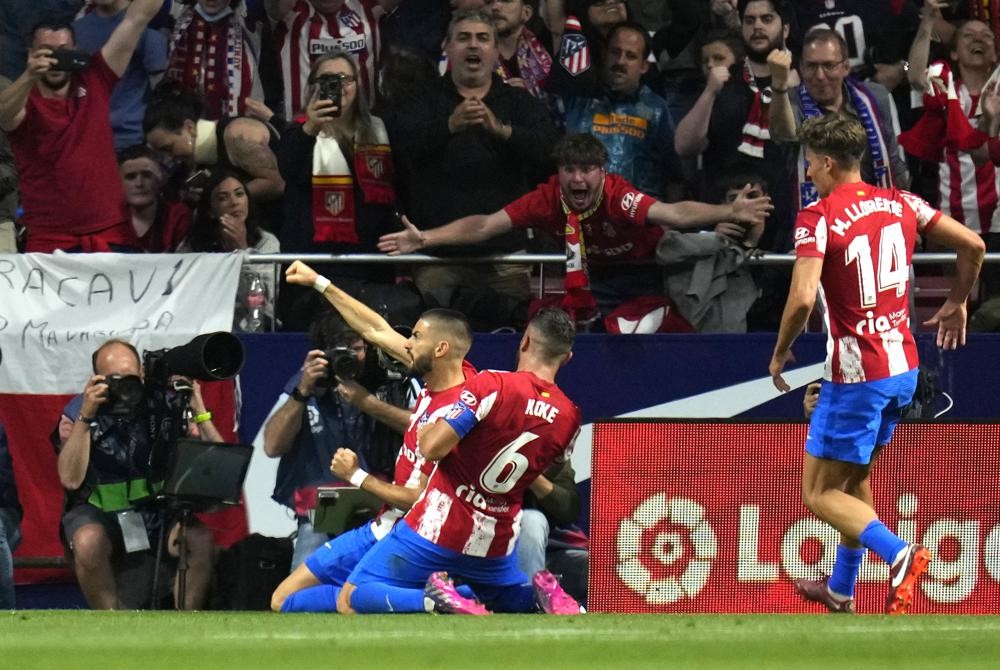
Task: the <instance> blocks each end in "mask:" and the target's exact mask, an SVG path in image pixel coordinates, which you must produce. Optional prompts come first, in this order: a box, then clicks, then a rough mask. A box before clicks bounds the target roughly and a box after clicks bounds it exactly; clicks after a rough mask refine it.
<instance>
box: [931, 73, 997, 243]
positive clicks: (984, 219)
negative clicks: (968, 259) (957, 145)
mask: <svg viewBox="0 0 1000 670" xmlns="http://www.w3.org/2000/svg"><path fill="white" fill-rule="evenodd" d="M955 84H956V92H957V93H958V102H959V104H960V105H961V107H962V111H963V112H964V113H965V116H966V117H968V119H969V121H970V123H971V124H972V126H973V127H976V125H977V124H978V119H979V115H980V111H979V96H978V95H972V94H971V93H970V92H969V89H968V87H967V86H966V85H965V84H963V83H962V82H960V81H957V80H956V82H955ZM938 189H939V192H940V197H941V205H940V206H941V211H942V212H944V213H945V214H947V215H948V216H950V217H952V218H953V219H956V220H958V221H961V222H962V223H964V224H965V225H966V226H968V227H969V228H971V229H972V230H974V231H976V232H977V233H980V234H982V233H996V232H1000V217H995V216H994V213H995V212H996V209H997V194H998V193H1000V174H998V172H997V168H996V166H995V165H994V164H993V163H992V162H991V161H986V162H985V163H984V164H983V165H980V166H979V167H976V165H975V163H973V161H972V156H971V155H970V154H969V153H967V152H964V151H963V152H959V151H957V150H955V149H953V148H949V147H945V150H944V160H942V161H941V162H940V163H939V164H938Z"/></svg>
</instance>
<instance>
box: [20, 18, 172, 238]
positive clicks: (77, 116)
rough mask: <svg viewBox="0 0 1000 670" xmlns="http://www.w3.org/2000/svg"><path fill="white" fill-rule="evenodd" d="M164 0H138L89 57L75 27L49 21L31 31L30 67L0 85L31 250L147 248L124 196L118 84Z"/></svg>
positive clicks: (28, 65) (28, 63)
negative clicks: (80, 51)
mask: <svg viewBox="0 0 1000 670" xmlns="http://www.w3.org/2000/svg"><path fill="white" fill-rule="evenodd" d="M162 4H163V0H134V1H133V2H132V4H131V5H129V7H128V9H127V10H126V11H125V15H124V17H123V18H122V20H121V23H119V24H118V27H117V28H115V30H114V32H112V33H111V37H109V38H108V41H107V42H106V43H105V44H104V46H103V47H101V49H100V51H98V52H97V53H96V54H94V55H93V57H91V58H90V59H89V61H85V60H84V59H82V58H79V57H76V56H73V55H72V54H67V50H75V49H76V38H75V36H74V33H73V28H72V26H70V25H69V24H66V23H49V22H43V23H41V24H39V25H37V26H36V27H35V28H34V30H32V32H31V49H30V51H29V52H28V62H27V67H26V68H25V71H24V72H23V73H22V74H21V76H20V77H18V78H17V79H16V80H15V81H14V82H13V83H12V84H11V85H10V86H8V87H7V88H6V89H4V90H3V92H2V93H0V130H3V131H4V132H6V133H7V136H8V138H9V139H10V145H11V149H12V151H13V154H14V161H15V162H16V163H17V168H18V172H19V174H20V179H19V182H18V187H19V190H20V192H21V203H22V206H23V207H24V217H23V222H24V225H25V228H26V229H27V239H26V243H25V250H26V251H28V252H52V251H55V250H56V249H62V250H64V251H121V250H126V249H132V248H137V247H138V242H137V240H136V237H135V231H133V229H132V226H131V224H130V223H129V221H128V220H127V217H126V215H125V213H124V212H123V210H122V207H121V203H122V201H123V200H124V193H123V191H122V183H121V178H120V177H119V175H118V161H117V160H116V158H115V146H114V139H113V136H112V130H111V123H110V121H109V117H110V113H111V93H112V91H113V90H114V87H115V84H117V83H118V81H119V80H120V79H121V77H122V75H123V74H124V73H125V69H126V68H127V67H128V64H129V60H130V59H131V58H132V53H133V52H134V51H135V48H136V45H137V44H138V42H139V39H140V37H141V36H142V34H143V31H144V30H145V28H146V25H147V24H148V23H149V21H150V19H152V18H153V16H154V15H155V14H156V12H157V11H158V10H159V9H160V5H162Z"/></svg>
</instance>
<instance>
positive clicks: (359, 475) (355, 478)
mask: <svg viewBox="0 0 1000 670" xmlns="http://www.w3.org/2000/svg"><path fill="white" fill-rule="evenodd" d="M367 477H368V473H367V472H365V471H364V470H362V469H361V468H358V469H357V470H355V471H354V474H353V475H351V486H357V487H358V488H361V483H362V482H363V481H365V478H367Z"/></svg>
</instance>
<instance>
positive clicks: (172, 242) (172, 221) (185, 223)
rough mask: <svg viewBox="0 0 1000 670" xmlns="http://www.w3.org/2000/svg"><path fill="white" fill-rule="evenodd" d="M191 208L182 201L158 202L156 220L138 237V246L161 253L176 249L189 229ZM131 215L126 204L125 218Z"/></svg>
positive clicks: (151, 251) (152, 252) (150, 251)
mask: <svg viewBox="0 0 1000 670" xmlns="http://www.w3.org/2000/svg"><path fill="white" fill-rule="evenodd" d="M191 216H192V212H191V208H190V207H188V206H187V205H186V204H185V203H183V202H172V201H169V200H165V201H163V202H161V203H160V209H159V211H157V213H156V220H154V221H153V225H152V226H151V227H150V228H149V230H147V231H146V234H145V235H143V236H142V237H140V238H139V246H141V247H142V248H143V249H145V250H146V251H148V252H149V253H151V254H163V253H171V252H174V251H177V247H178V246H180V243H181V242H183V241H184V238H186V237H187V235H188V232H189V231H190V230H191ZM130 217H131V214H130V213H129V210H128V206H127V205H126V206H125V218H126V220H128V219H129V218H130Z"/></svg>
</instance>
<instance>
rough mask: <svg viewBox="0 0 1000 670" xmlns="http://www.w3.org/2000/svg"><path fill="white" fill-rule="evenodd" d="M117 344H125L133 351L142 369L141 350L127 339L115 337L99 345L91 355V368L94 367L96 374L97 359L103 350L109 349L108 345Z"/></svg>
mask: <svg viewBox="0 0 1000 670" xmlns="http://www.w3.org/2000/svg"><path fill="white" fill-rule="evenodd" d="M116 344H117V345H120V346H123V347H125V348H126V349H128V350H129V351H131V352H132V355H133V356H135V362H136V363H138V364H139V369H140V370H141V369H142V356H140V355H139V350H138V349H136V348H135V347H134V346H132V344H131V343H130V342H126V341H125V340H119V339H117V338H115V339H111V340H108V341H107V342H105V343H104V344H102V345H101V346H99V347H97V349H95V350H94V353H93V354H91V356H90V367H91V369H93V371H94V374H95V375H96V374H97V359H99V358H100V357H101V352H102V351H104V350H105V349H107V348H108V347H110V346H113V345H116Z"/></svg>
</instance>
